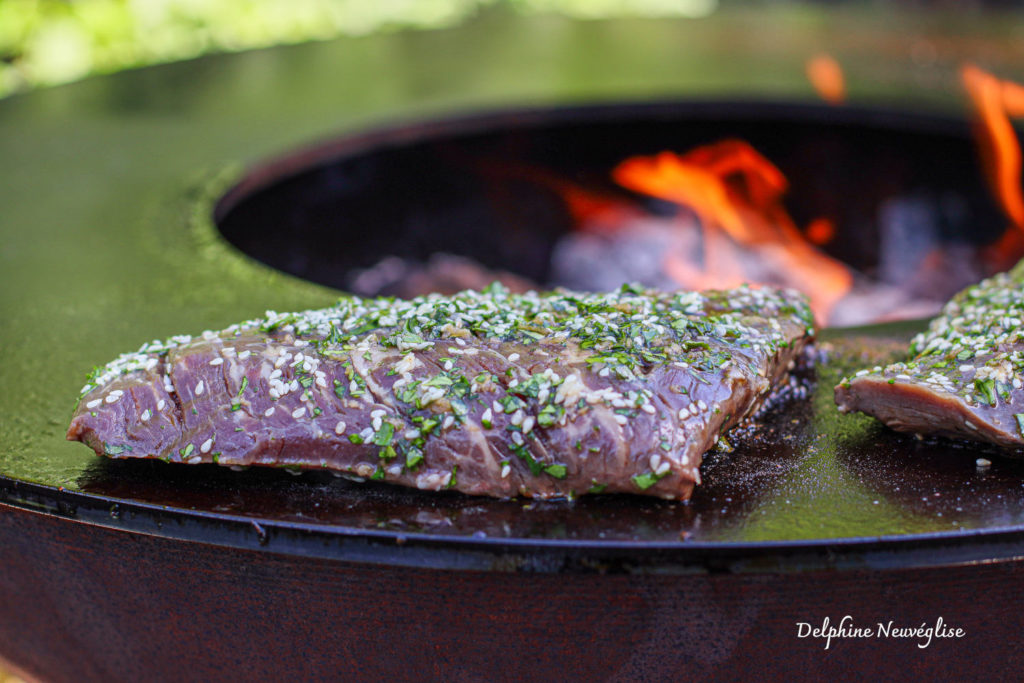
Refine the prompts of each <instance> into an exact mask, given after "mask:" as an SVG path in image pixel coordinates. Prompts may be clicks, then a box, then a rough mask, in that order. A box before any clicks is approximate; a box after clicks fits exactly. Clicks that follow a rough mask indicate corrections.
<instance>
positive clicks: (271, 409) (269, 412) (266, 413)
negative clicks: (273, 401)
mask: <svg viewBox="0 0 1024 683" xmlns="http://www.w3.org/2000/svg"><path fill="white" fill-rule="evenodd" d="M275 410H276V408H275V407H274V406H270V407H269V408H267V409H266V410H264V411H263V417H270V416H271V415H273V414H274V411H275Z"/></svg>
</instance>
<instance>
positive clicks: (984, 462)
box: [974, 458, 992, 467]
mask: <svg viewBox="0 0 1024 683" xmlns="http://www.w3.org/2000/svg"><path fill="white" fill-rule="evenodd" d="M974 464H975V465H977V466H978V467H991V466H992V461H991V460H989V459H988V458H978V459H977V460H975V461H974Z"/></svg>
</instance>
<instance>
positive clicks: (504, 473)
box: [501, 464, 512, 479]
mask: <svg viewBox="0 0 1024 683" xmlns="http://www.w3.org/2000/svg"><path fill="white" fill-rule="evenodd" d="M511 471H512V468H511V467H509V466H508V465H507V464H506V465H502V466H501V478H502V479H505V478H507V477H508V475H509V472H511Z"/></svg>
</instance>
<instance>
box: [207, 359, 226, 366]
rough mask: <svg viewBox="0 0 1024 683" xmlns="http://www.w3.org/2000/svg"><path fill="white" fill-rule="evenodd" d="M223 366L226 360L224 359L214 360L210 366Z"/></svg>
mask: <svg viewBox="0 0 1024 683" xmlns="http://www.w3.org/2000/svg"><path fill="white" fill-rule="evenodd" d="M223 364H224V359H223V358H214V359H213V360H211V361H210V365H223Z"/></svg>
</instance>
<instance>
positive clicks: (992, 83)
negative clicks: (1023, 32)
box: [960, 64, 1024, 229]
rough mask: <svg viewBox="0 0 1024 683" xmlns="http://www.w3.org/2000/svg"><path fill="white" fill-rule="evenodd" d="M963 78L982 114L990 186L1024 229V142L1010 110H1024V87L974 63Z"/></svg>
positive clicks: (981, 138) (980, 124)
mask: <svg viewBox="0 0 1024 683" xmlns="http://www.w3.org/2000/svg"><path fill="white" fill-rule="evenodd" d="M960 77H961V78H962V80H963V83H964V87H965V88H966V89H967V94H968V95H970V98H971V102H972V103H973V104H974V108H975V111H976V114H977V116H978V125H977V127H976V135H977V138H978V144H979V146H980V150H981V154H982V162H983V164H984V168H985V173H986V175H987V177H988V183H989V186H990V187H991V188H992V192H993V193H994V194H995V196H996V199H997V200H998V201H999V204H1000V206H1002V208H1003V211H1004V212H1005V213H1006V215H1007V216H1008V217H1009V218H1010V220H1011V221H1012V222H1013V224H1014V225H1016V226H1017V227H1018V228H1022V229H1024V194H1022V192H1021V151H1020V142H1019V141H1018V140H1017V133H1016V132H1015V131H1014V129H1013V124H1012V123H1010V116H1011V114H1010V112H1011V111H1016V112H1019V111H1020V110H1022V109H1024V88H1022V87H1021V86H1019V85H1017V84H1016V83H1011V82H1008V81H1002V80H1000V79H998V78H996V77H995V76H993V75H992V74H990V73H988V72H986V71H982V70H981V69H979V68H978V67H976V66H974V65H971V64H968V65H967V66H964V67H963V68H962V69H961V70H960ZM1018 115H1019V114H1018Z"/></svg>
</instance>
